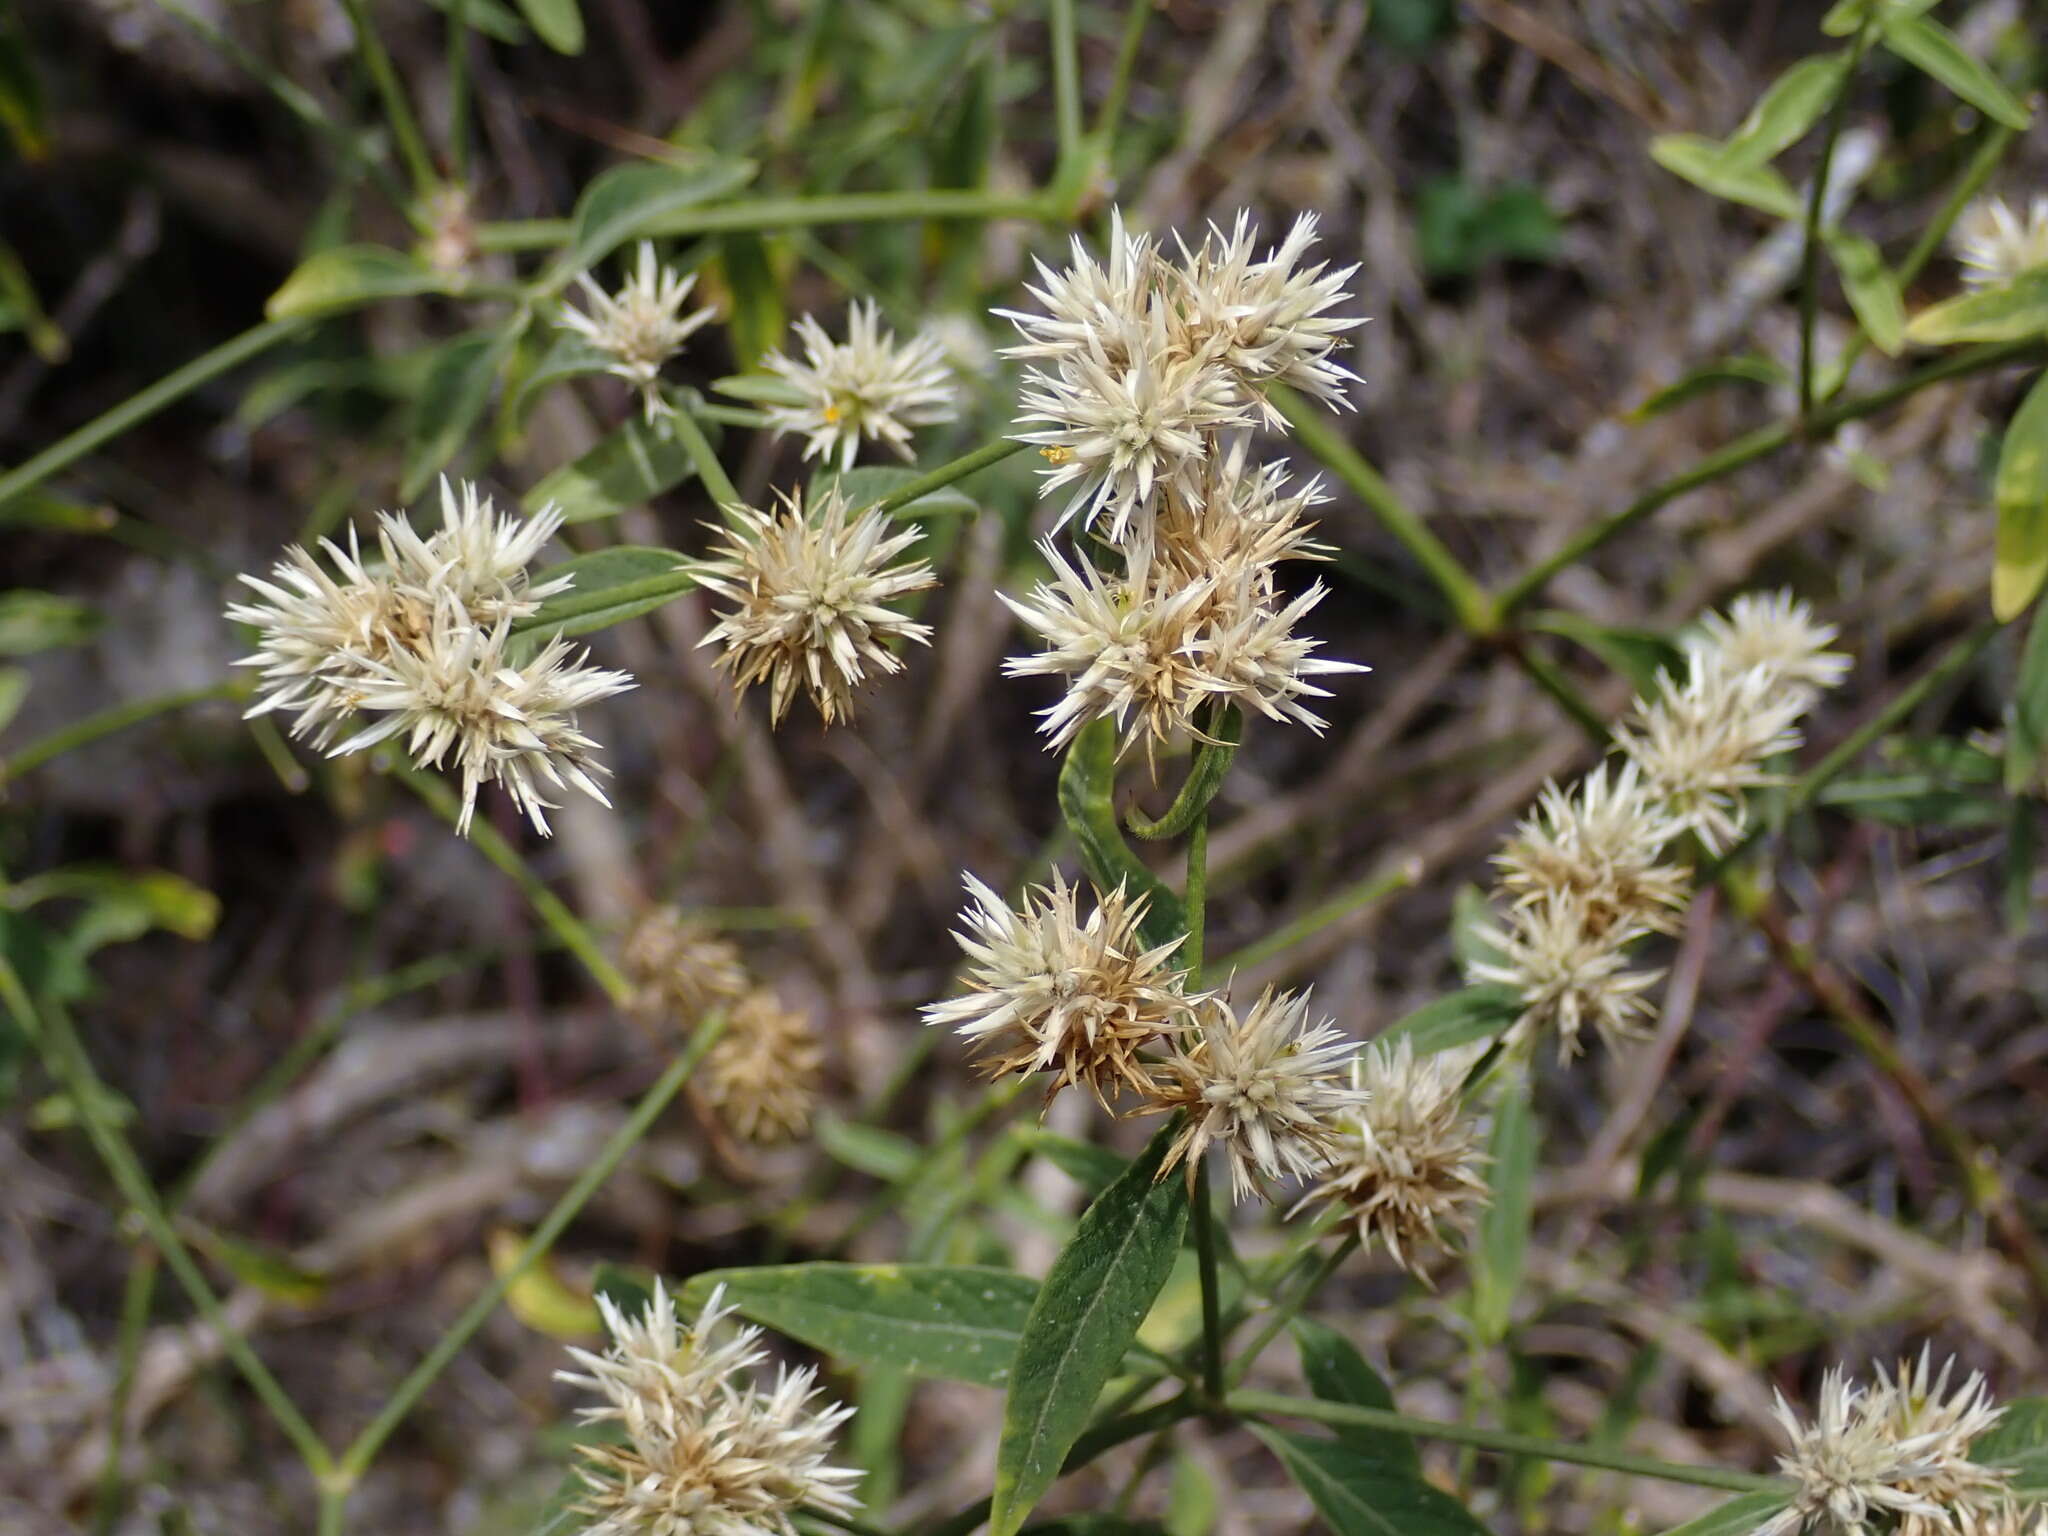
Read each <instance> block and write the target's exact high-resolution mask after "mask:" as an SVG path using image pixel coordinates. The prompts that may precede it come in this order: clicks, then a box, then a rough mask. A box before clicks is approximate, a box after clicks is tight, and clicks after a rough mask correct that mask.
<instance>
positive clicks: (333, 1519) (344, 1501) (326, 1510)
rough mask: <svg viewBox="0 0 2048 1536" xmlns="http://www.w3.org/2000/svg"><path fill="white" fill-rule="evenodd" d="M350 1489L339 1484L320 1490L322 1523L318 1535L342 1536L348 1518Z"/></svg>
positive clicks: (318, 1528)
mask: <svg viewBox="0 0 2048 1536" xmlns="http://www.w3.org/2000/svg"><path fill="white" fill-rule="evenodd" d="M348 1495H349V1490H348V1489H347V1488H346V1487H343V1486H340V1485H339V1484H335V1485H330V1486H327V1487H323V1488H322V1489H321V1490H320V1524H319V1526H318V1527H317V1531H316V1536H341V1533H342V1529H343V1525H344V1523H345V1522H346V1520H347V1519H348Z"/></svg>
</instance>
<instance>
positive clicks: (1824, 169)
mask: <svg viewBox="0 0 2048 1536" xmlns="http://www.w3.org/2000/svg"><path fill="white" fill-rule="evenodd" d="M1876 14H1877V8H1876V7H1875V6H1872V7H1870V8H1868V9H1867V10H1866V11H1865V12H1864V16H1863V25H1862V26H1860V27H1858V28H1857V29H1856V41H1855V44H1854V45H1853V46H1852V47H1851V48H1850V50H1849V65H1848V68H1846V69H1844V70H1843V71H1842V78H1841V82H1840V83H1839V84H1838V85H1837V86H1836V87H1835V99H1834V102H1833V104H1832V105H1831V106H1830V108H1829V110H1828V125H1827V131H1826V133H1825V134H1824V135H1823V137H1822V139H1821V146H1820V164H1819V165H1818V166H1816V167H1815V168H1814V172H1813V185H1812V186H1811V187H1810V188H1809V189H1808V191H1807V196H1806V230H1805V239H1804V244H1803V247H1802V249H1801V251H1800V256H1799V427H1800V430H1801V431H1802V432H1805V431H1808V430H1809V429H1810V426H1811V423H1812V419H1813V328H1814V323H1815V321H1816V320H1817V319H1818V318H1819V314H1820V292H1819V289H1820V246H1821V228H1820V223H1821V216H1822V214H1823V212H1824V211H1825V209H1826V206H1827V196H1828V172H1829V171H1830V170H1832V169H1833V168H1834V163H1835V145H1836V142H1837V141H1838V140H1839V139H1840V138H1841V136H1842V122H1843V119H1844V118H1846V117H1847V116H1848V115H1849V87H1850V86H1851V85H1852V84H1853V83H1854V82H1855V78H1856V66H1857V65H1858V64H1860V63H1862V62H1863V51H1864V49H1866V48H1867V47H1869V46H1870V27H1871V18H1872V17H1873V16H1875V15H1876Z"/></svg>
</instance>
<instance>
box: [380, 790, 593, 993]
mask: <svg viewBox="0 0 2048 1536" xmlns="http://www.w3.org/2000/svg"><path fill="white" fill-rule="evenodd" d="M399 777H400V778H401V779H403V780H404V781H405V784H406V787H407V788H408V789H410V790H412V792H413V793H414V794H416V795H418V796H419V797H420V798H421V799H422V800H424V801H426V803H427V804H428V805H429V806H431V807H432V808H433V809H434V810H435V811H436V812H438V813H439V814H440V815H441V817H442V818H443V819H445V820H446V821H447V822H448V823H449V825H450V826H453V825H454V824H455V821H456V820H457V818H458V817H460V816H461V814H462V807H461V805H460V804H459V803H458V802H457V801H456V798H455V792H454V791H453V790H451V789H450V788H449V787H448V786H447V785H446V784H444V783H443V782H442V781H441V780H440V779H439V778H437V777H436V776H435V775H433V774H431V773H427V772H423V771H422V770H420V769H417V768H407V769H404V770H402V771H401V772H400V774H399ZM469 840H470V841H471V842H472V843H474V844H476V846H477V849H478V851H479V852H481V853H482V854H483V856H484V857H485V858H487V859H489V860H490V861H491V862H492V863H493V864H495V865H497V866H498V868H499V869H500V870H502V871H503V872H504V873H505V874H506V875H508V876H510V877H511V880H512V883H513V884H514V885H517V886H518V887H519V889H520V892H521V893H522V894H523V895H524V896H525V897H526V900H527V903H528V904H529V905H530V906H532V908H533V910H534V915H535V916H537V917H538V918H539V919H540V920H541V921H542V922H544V923H546V924H547V925H548V927H549V929H550V930H551V931H552V932H553V933H554V935H555V937H556V938H558V939H560V940H561V941H562V947H563V948H564V949H566V950H568V951H569V953H570V954H572V955H574V956H575V957H576V958H577V959H578V960H580V961H582V962H583V968H584V969H585V970H586V971H588V972H590V977H591V980H593V981H595V982H596V983H597V984H598V985H599V986H600V987H602V988H603V989H604V992H605V996H607V997H609V998H610V999H611V1000H612V1001H613V1002H614V1003H615V1004H617V1005H618V1006H619V1007H621V1008H623V1007H625V1006H626V1004H627V1003H629V1002H631V1001H632V998H633V984H632V983H631V982H630V981H628V980H626V978H625V976H624V975H622V974H621V973H620V971H619V968H618V967H617V966H615V965H613V964H612V962H611V961H610V959H609V958H607V957H606V955H605V952H604V949H603V947H602V946H601V945H600V944H599V943H598V942H597V936H596V935H595V934H593V933H592V932H591V931H590V930H589V929H588V928H587V927H585V926H584V924H583V921H582V919H581V918H579V917H577V916H576V914H575V913H574V912H571V911H570V910H569V908H568V907H567V906H566V905H565V904H564V903H563V901H562V898H561V897H559V896H557V895H556V894H555V893H554V892H553V891H551V890H549V889H548V888H547V886H546V885H545V884H543V883H542V881H541V878H540V876H538V875H536V874H535V873H534V872H533V870H532V869H531V868H530V867H529V866H528V864H527V862H526V860H525V859H523V858H521V857H520V855H519V850H518V849H517V848H514V847H513V846H512V845H511V844H510V843H509V842H507V841H506V840H505V838H504V837H503V836H502V835H501V834H500V833H499V831H498V829H497V828H496V827H494V826H492V825H491V824H490V822H489V821H487V820H485V819H483V818H481V817H477V818H473V819H472V820H471V821H470V824H469Z"/></svg>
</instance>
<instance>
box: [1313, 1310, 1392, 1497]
mask: <svg viewBox="0 0 2048 1536" xmlns="http://www.w3.org/2000/svg"><path fill="white" fill-rule="evenodd" d="M1294 1342H1295V1346H1296V1347H1297V1348H1298V1349H1299V1350H1300V1351H1301V1373H1302V1375H1303V1376H1305V1377H1307V1378H1308V1389H1309V1391H1311V1392H1313V1393H1315V1395H1316V1396H1317V1397H1320V1398H1321V1399H1323V1401H1325V1402H1329V1403H1349V1404H1351V1405H1352V1406H1353V1407H1354V1408H1384V1409H1389V1410H1391V1409H1392V1408H1393V1406H1394V1394H1393V1391H1392V1390H1391V1389H1390V1388H1389V1387H1388V1386H1387V1384H1386V1382H1385V1381H1383V1380H1381V1378H1380V1373H1379V1372H1378V1371H1376V1370H1374V1369H1373V1368H1372V1367H1371V1366H1370V1365H1368V1364H1367V1363H1366V1359H1365V1356H1364V1355H1361V1354H1360V1353H1359V1352H1358V1346H1357V1345H1355V1344H1353V1343H1352V1342H1351V1341H1350V1340H1349V1339H1347V1338H1345V1337H1344V1335H1343V1334H1341V1333H1339V1332H1338V1331H1337V1330H1336V1329H1334V1328H1331V1327H1329V1326H1328V1325H1326V1324H1323V1323H1319V1322H1317V1321H1316V1320H1315V1319H1314V1318H1312V1317H1297V1318H1296V1319H1295V1320H1294ZM1336 1434H1337V1443H1338V1444H1339V1445H1343V1446H1347V1447H1349V1448H1350V1449H1351V1450H1354V1451H1356V1452H1358V1454H1359V1455H1361V1456H1366V1457H1370V1458H1371V1459H1372V1460H1374V1461H1379V1462H1384V1463H1386V1464H1387V1465H1388V1466H1390V1467H1398V1468H1401V1469H1403V1470H1405V1471H1408V1472H1412V1473H1414V1474H1415V1475H1417V1476H1420V1475H1421V1471H1422V1460H1421V1458H1420V1457H1418V1456H1417V1455H1416V1454H1415V1442H1414V1440H1413V1439H1411V1438H1410V1437H1409V1436H1407V1435H1404V1434H1402V1433H1401V1432H1400V1431H1399V1430H1395V1429H1368V1428H1366V1427H1365V1426H1364V1425H1363V1424H1346V1425H1340V1426H1338V1427H1337V1431H1336Z"/></svg>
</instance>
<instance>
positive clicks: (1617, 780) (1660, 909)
mask: <svg viewBox="0 0 2048 1536" xmlns="http://www.w3.org/2000/svg"><path fill="white" fill-rule="evenodd" d="M1682 829H1683V828H1682V823H1681V822H1680V821H1679V820H1678V819H1677V818H1676V817H1675V816H1673V815H1672V814H1671V812H1670V811H1669V810H1667V809H1666V808H1665V806H1664V804H1663V802H1662V801H1661V800H1660V799H1659V798H1658V797H1656V796H1653V795H1652V794H1651V793H1650V792H1649V791H1648V789H1647V788H1646V787H1645V786H1644V783H1643V776H1642V770H1641V769H1640V768H1639V767H1638V766H1637V765H1636V764H1635V763H1634V762H1633V761H1626V760H1625V761H1623V762H1622V763H1620V764H1619V765H1618V766H1617V765H1613V764H1609V763H1602V764H1600V765H1599V766H1598V767H1596V768H1595V769H1594V770H1593V771H1592V772H1591V773H1589V774H1587V775H1586V776H1585V777H1584V778H1583V779H1581V780H1579V782H1578V783H1577V784H1575V785H1574V786H1572V787H1571V788H1570V789H1563V788H1560V787H1559V786H1558V785H1557V784H1555V783H1552V784H1548V785H1546V786H1544V790H1543V793H1542V795H1541V796H1540V797H1539V798H1538V799H1537V802H1536V810H1535V813H1534V814H1533V815H1531V816H1529V817H1528V818H1527V819H1526V820H1524V821H1523V822H1522V824H1521V825H1520V826H1519V827H1517V828H1516V829H1515V834H1514V836H1513V837H1511V838H1509V839H1508V841H1507V843H1506V845H1505V846H1504V847H1503V848H1502V849H1501V851H1500V853H1499V854H1498V855H1497V856H1496V857H1495V859H1494V864H1495V865H1496V866H1497V867H1498V868H1499V870H1500V883H1501V886H1502V888H1503V889H1504V890H1506V891H1508V892H1509V893H1510V894H1512V895H1513V896H1514V897H1515V898H1516V900H1517V901H1518V902H1522V903H1525V904H1526V903H1529V902H1534V901H1541V900H1543V899H1544V898H1545V897H1550V896H1556V897H1562V898H1566V899H1568V900H1570V901H1572V902H1575V903H1577V904H1578V905H1579V907H1580V908H1581V909H1582V912H1583V921H1584V923H1585V925H1586V926H1587V927H1588V928H1589V929H1592V930H1595V931H1596V932H1597V931H1602V930H1604V929H1606V928H1608V927H1610V926H1612V925H1613V924H1615V923H1617V922H1629V921H1633V922H1636V923H1639V924H1641V925H1642V926H1643V927H1645V928H1649V929H1653V930H1656V931H1658V932H1666V931H1669V930H1670V929H1671V928H1672V927H1673V926H1674V923H1675V921H1676V918H1675V914H1676V913H1677V912H1678V910H1679V909H1681V908H1683V907H1684V906H1685V904H1686V902H1687V900H1688V899H1689V898H1690V895H1691V889H1692V877H1691V874H1690V872H1689V871H1688V870H1687V869H1686V868H1685V867H1684V866H1683V865H1679V864H1666V863H1663V862H1660V855H1661V854H1662V852H1663V850H1664V848H1665V847H1666V845H1668V844H1669V843H1670V842H1671V840H1672V839H1673V838H1675V837H1677V836H1678V834H1679V832H1680V831H1681V830H1682Z"/></svg>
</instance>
